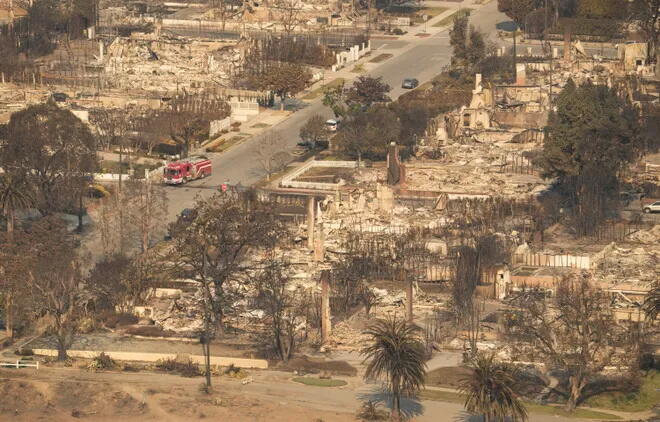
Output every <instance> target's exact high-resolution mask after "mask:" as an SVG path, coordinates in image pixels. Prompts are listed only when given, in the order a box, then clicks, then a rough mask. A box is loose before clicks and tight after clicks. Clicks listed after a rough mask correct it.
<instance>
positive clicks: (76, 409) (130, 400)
mask: <svg viewBox="0 0 660 422" xmlns="http://www.w3.org/2000/svg"><path fill="white" fill-rule="evenodd" d="M112 390H113V388H112V386H111V385H110V384H106V383H90V382H80V381H71V382H59V383H57V384H55V386H54V387H53V391H52V393H53V398H54V400H55V404H56V406H57V407H59V408H62V409H63V410H65V409H66V410H68V409H71V412H72V414H78V415H80V416H85V415H99V416H105V415H107V416H110V415H113V416H140V415H143V414H145V413H146V412H147V408H146V405H145V404H144V403H142V402H140V401H138V400H136V399H135V398H134V397H133V396H131V395H130V394H128V393H126V392H124V391H112Z"/></svg>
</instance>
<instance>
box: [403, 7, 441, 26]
mask: <svg viewBox="0 0 660 422" xmlns="http://www.w3.org/2000/svg"><path fill="white" fill-rule="evenodd" d="M447 10H449V9H448V8H447V7H425V8H423V9H421V10H418V11H417V13H415V14H414V15H413V16H411V18H410V21H411V22H412V23H413V25H418V24H420V23H424V15H426V16H428V18H429V20H431V19H433V18H434V17H436V16H438V15H439V14H441V13H443V12H446V11H447Z"/></svg>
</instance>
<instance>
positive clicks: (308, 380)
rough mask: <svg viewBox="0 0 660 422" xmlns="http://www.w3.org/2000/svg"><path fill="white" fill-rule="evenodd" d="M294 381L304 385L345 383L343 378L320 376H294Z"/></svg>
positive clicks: (339, 385)
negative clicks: (323, 377) (324, 377)
mask: <svg viewBox="0 0 660 422" xmlns="http://www.w3.org/2000/svg"><path fill="white" fill-rule="evenodd" d="M293 380H294V381H295V382H299V383H301V384H305V385H312V386H314V387H341V386H342V385H346V381H344V380H333V379H321V378H311V377H296V378H294V379H293Z"/></svg>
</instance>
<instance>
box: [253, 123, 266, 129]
mask: <svg viewBox="0 0 660 422" xmlns="http://www.w3.org/2000/svg"><path fill="white" fill-rule="evenodd" d="M270 126H271V125H269V124H268V123H257V124H254V125H252V126H250V127H253V128H255V129H265V128H267V127H270Z"/></svg>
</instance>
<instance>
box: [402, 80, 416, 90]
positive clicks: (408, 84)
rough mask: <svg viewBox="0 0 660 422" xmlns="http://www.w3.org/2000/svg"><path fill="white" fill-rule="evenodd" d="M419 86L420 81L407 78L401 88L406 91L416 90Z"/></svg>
mask: <svg viewBox="0 0 660 422" xmlns="http://www.w3.org/2000/svg"><path fill="white" fill-rule="evenodd" d="M418 85H419V81H418V80H417V79H415V78H406V79H404V80H403V82H402V83H401V88H404V89H415V88H417V86H418Z"/></svg>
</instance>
